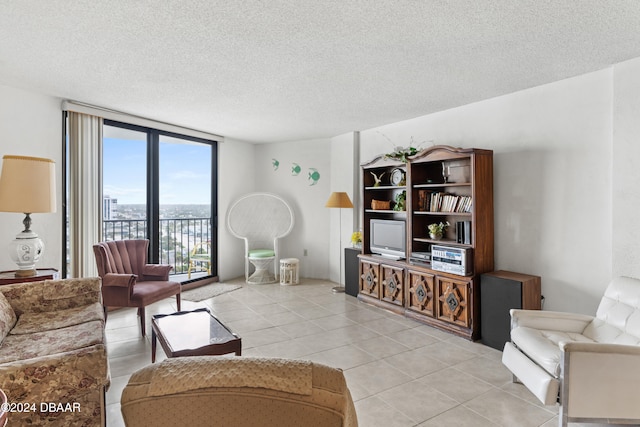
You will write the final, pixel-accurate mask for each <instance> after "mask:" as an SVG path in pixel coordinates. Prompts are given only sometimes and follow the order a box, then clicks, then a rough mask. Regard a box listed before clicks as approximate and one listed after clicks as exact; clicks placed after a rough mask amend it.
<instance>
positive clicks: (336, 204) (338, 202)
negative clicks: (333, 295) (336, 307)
mask: <svg viewBox="0 0 640 427" xmlns="http://www.w3.org/2000/svg"><path fill="white" fill-rule="evenodd" d="M324 207H325V208H339V209H340V216H339V217H340V228H339V229H338V232H339V239H338V253H339V254H340V277H339V278H338V282H339V283H340V286H336V287H334V288H333V289H332V291H333V292H344V286H342V208H353V203H351V199H349V196H348V195H347V193H345V192H340V191H334V192H333V193H331V196H329V200H328V201H327V204H326V205H324Z"/></svg>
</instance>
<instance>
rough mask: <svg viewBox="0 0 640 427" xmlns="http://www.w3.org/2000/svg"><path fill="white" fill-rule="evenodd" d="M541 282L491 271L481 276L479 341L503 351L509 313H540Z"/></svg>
mask: <svg viewBox="0 0 640 427" xmlns="http://www.w3.org/2000/svg"><path fill="white" fill-rule="evenodd" d="M540 288H541V280H540V277H539V276H531V275H528V274H521V273H514V272H511V271H503V270H500V271H493V272H491V273H485V274H483V275H482V276H480V340H481V341H482V343H483V344H485V345H488V346H489V347H493V348H495V349H498V350H500V351H502V349H503V348H504V344H505V343H506V342H507V341H510V333H511V315H510V314H509V310H510V309H512V308H520V309H525V310H540V309H541V301H542V300H541V298H542V297H541V294H540Z"/></svg>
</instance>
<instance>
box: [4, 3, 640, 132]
mask: <svg viewBox="0 0 640 427" xmlns="http://www.w3.org/2000/svg"><path fill="white" fill-rule="evenodd" d="M635 57H640V2H638V1H637V0H615V1H614V0H610V1H596V0H563V1H557V0H522V1H517V0H480V1H478V0H422V1H420V0H415V1H401V0H367V1H365V0H360V1H345V0H343V1H337V0H328V1H326V0H313V1H310V0H242V1H230V0H224V1H220V0H109V1H95V0H89V1H87V0H76V1H62V0H20V1H16V0H0V84H4V85H9V86H15V87H22V88H26V89H30V90H34V91H37V92H42V93H45V94H49V95H53V96H57V97H61V98H65V99H71V100H77V101H81V102H85V103H90V104H95V105H98V106H102V107H107V108H111V109H115V110H119V111H123V112H127V113H131V114H136V115H140V116H144V117H148V118H152V119H156V120H161V121H166V122H170V123H174V124H179V125H182V126H187V127H191V128H194V129H198V130H203V131H208V132H213V133H217V134H221V135H224V136H228V137H232V138H237V139H243V140H247V141H254V142H274V141H291V140H301V139H311V138H322V137H332V136H336V135H339V134H343V133H345V132H350V131H354V130H361V129H369V128H372V127H376V126H380V125H384V124H388V123H393V122H397V121H400V120H404V119H410V118H414V117H418V116H422V115H425V114H429V113H432V112H435V111H440V110H444V109H448V108H452V107H456V106H460V105H464V104H467V103H470V102H475V101H479V100H482V99H487V98H491V97H494V96H498V95H502V94H506V93H510V92H514V91H517V90H521V89H526V88H529V87H533V86H537V85H540V84H544V83H548V82H552V81H556V80H560V79H563V78H567V77H571V76H575V75H579V74H582V73H586V72H589V71H595V70H599V69H602V68H606V67H608V66H610V65H611V64H614V63H616V62H621V61H624V60H627V59H631V58H635Z"/></svg>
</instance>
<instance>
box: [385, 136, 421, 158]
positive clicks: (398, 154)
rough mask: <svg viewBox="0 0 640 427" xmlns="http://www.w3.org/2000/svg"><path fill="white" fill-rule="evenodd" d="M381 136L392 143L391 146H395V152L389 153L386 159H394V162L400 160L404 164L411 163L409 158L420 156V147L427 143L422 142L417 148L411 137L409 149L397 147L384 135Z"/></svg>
mask: <svg viewBox="0 0 640 427" xmlns="http://www.w3.org/2000/svg"><path fill="white" fill-rule="evenodd" d="M378 133H379V134H380V135H382V136H383V137H385V139H386V140H387V141H389V142H391V144H392V145H393V151H392V152H391V153H387V154H385V155H384V158H385V159H393V160H399V161H401V162H402V163H407V162H408V161H409V157H410V156H415V155H416V154H418V151H420V147H421V146H422V144H424V143H425V142H426V141H422V142H420V143H419V144H417V145H416V146H414V141H413V137H411V140H410V141H409V146H408V147H401V146H399V145H395V144H393V142H392V141H391V140H390V139H389V138H388V137H387V136H386V135H385V134H383V133H381V132H378Z"/></svg>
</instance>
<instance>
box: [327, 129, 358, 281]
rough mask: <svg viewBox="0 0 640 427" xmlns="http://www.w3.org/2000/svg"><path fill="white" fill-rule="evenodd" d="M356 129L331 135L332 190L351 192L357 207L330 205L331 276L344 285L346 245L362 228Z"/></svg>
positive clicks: (330, 277) (352, 200) (350, 195)
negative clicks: (355, 145)
mask: <svg viewBox="0 0 640 427" xmlns="http://www.w3.org/2000/svg"><path fill="white" fill-rule="evenodd" d="M356 138H357V135H356V134H355V133H353V132H351V133H347V134H344V135H339V136H336V137H334V138H331V187H330V190H329V193H331V192H334V191H343V192H346V193H347V194H348V195H349V198H350V199H351V202H352V203H353V204H354V209H329V211H330V213H329V215H330V216H329V224H328V226H329V230H330V232H329V233H330V234H329V236H330V244H329V276H328V278H329V279H330V280H331V281H332V282H336V283H340V284H342V285H344V274H345V273H344V272H345V265H344V262H345V261H344V248H345V247H350V246H351V233H353V232H354V231H357V230H358V220H357V218H358V216H359V210H358V199H359V194H360V190H359V186H358V185H357V177H358V175H359V173H360V171H359V169H358V167H356V165H357V163H358V162H357V159H356V157H357V155H358V153H356V152H354V144H355V141H356Z"/></svg>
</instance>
